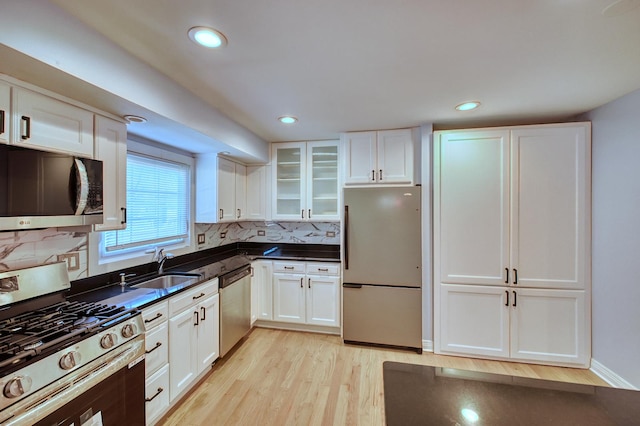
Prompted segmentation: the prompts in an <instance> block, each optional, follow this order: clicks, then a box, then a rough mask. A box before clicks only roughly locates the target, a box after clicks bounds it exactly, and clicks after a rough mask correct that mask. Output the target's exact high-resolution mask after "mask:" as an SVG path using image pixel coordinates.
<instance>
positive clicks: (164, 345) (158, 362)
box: [144, 321, 169, 377]
mask: <svg viewBox="0 0 640 426" xmlns="http://www.w3.org/2000/svg"><path fill="white" fill-rule="evenodd" d="M144 337H145V351H146V355H145V364H144V366H145V374H146V376H147V377H149V376H151V375H152V374H153V373H155V372H156V371H158V370H159V369H160V368H161V367H162V366H164V365H165V364H166V363H168V362H169V325H168V323H167V322H166V321H165V322H163V323H162V324H160V325H158V326H157V327H154V328H152V329H151V330H150V331H147V332H146V333H145V336H144Z"/></svg>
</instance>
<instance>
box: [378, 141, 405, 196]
mask: <svg viewBox="0 0 640 426" xmlns="http://www.w3.org/2000/svg"><path fill="white" fill-rule="evenodd" d="M377 138H378V140H377V157H378V167H377V169H376V177H377V179H378V182H379V183H397V184H407V185H410V184H412V183H413V138H412V135H411V129H400V130H384V131H380V132H378V135H377Z"/></svg>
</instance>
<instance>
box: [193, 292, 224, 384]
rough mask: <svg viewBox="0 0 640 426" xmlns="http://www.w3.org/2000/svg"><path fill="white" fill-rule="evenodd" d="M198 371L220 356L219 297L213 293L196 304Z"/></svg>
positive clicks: (201, 370) (209, 365)
mask: <svg viewBox="0 0 640 426" xmlns="http://www.w3.org/2000/svg"><path fill="white" fill-rule="evenodd" d="M197 312H198V315H199V319H198V326H197V329H198V371H197V373H198V374H199V373H201V372H203V371H204V370H205V369H207V368H208V367H211V364H213V362H214V361H215V360H216V359H218V357H219V356H220V327H219V325H220V320H219V318H220V297H219V295H218V294H215V295H213V296H211V297H209V298H208V299H206V300H204V301H202V302H201V303H200V304H199V305H198V306H197Z"/></svg>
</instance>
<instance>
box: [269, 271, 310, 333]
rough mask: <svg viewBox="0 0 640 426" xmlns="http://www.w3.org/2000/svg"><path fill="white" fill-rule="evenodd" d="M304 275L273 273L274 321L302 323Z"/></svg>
mask: <svg viewBox="0 0 640 426" xmlns="http://www.w3.org/2000/svg"><path fill="white" fill-rule="evenodd" d="M304 278H305V276H304V275H297V274H273V311H274V312H273V319H274V321H282V322H296V323H304V322H305V319H306V315H305V289H304Z"/></svg>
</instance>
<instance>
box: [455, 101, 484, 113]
mask: <svg viewBox="0 0 640 426" xmlns="http://www.w3.org/2000/svg"><path fill="white" fill-rule="evenodd" d="M479 106H480V102H478V101H470V102H463V103H461V104H459V105H456V109H457V110H458V111H471V110H472V109H476V108H478V107H479Z"/></svg>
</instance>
